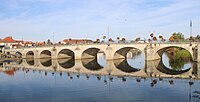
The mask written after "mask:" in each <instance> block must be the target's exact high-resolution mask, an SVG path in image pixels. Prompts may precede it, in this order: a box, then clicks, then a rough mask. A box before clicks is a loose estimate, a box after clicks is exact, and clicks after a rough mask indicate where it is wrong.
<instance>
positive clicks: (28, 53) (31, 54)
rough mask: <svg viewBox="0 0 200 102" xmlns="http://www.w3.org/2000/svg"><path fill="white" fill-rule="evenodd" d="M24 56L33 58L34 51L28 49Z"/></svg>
mask: <svg viewBox="0 0 200 102" xmlns="http://www.w3.org/2000/svg"><path fill="white" fill-rule="evenodd" d="M26 58H34V52H33V51H28V52H27V53H26Z"/></svg>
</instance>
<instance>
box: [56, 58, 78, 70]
mask: <svg viewBox="0 0 200 102" xmlns="http://www.w3.org/2000/svg"><path fill="white" fill-rule="evenodd" d="M58 63H59V65H60V66H61V67H63V68H66V69H68V68H72V67H73V66H74V65H75V61H74V59H72V58H67V59H58Z"/></svg>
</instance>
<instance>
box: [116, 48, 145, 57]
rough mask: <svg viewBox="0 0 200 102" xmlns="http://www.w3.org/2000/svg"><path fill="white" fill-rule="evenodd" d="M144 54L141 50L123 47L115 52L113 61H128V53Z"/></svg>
mask: <svg viewBox="0 0 200 102" xmlns="http://www.w3.org/2000/svg"><path fill="white" fill-rule="evenodd" d="M130 51H131V52H133V53H137V52H142V51H141V50H140V49H138V48H135V47H122V48H119V49H118V50H116V51H115V53H114V56H113V59H126V58H127V54H128V52H130Z"/></svg>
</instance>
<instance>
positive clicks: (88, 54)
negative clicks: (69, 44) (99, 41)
mask: <svg viewBox="0 0 200 102" xmlns="http://www.w3.org/2000/svg"><path fill="white" fill-rule="evenodd" d="M100 50H101V49H100V48H95V47H92V48H87V49H86V50H84V51H83V53H82V55H81V59H90V58H95V59H96V58H97V54H98V52H99V51H100Z"/></svg>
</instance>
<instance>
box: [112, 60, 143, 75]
mask: <svg viewBox="0 0 200 102" xmlns="http://www.w3.org/2000/svg"><path fill="white" fill-rule="evenodd" d="M113 62H114V65H115V66H116V68H117V69H119V70H121V71H123V72H126V73H131V72H137V71H139V70H140V69H137V68H134V67H132V66H130V65H129V64H128V62H127V60H126V59H120V60H114V61H113Z"/></svg>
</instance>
